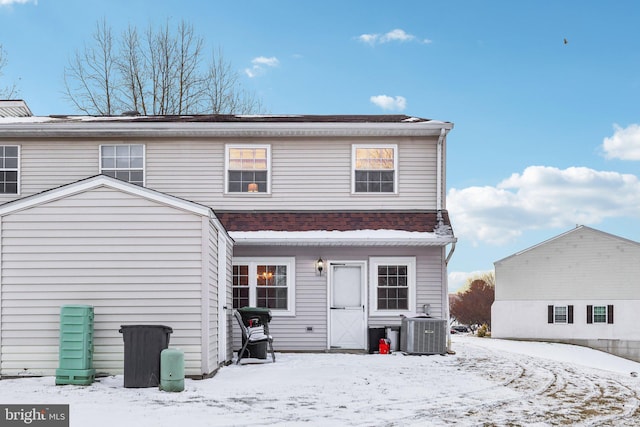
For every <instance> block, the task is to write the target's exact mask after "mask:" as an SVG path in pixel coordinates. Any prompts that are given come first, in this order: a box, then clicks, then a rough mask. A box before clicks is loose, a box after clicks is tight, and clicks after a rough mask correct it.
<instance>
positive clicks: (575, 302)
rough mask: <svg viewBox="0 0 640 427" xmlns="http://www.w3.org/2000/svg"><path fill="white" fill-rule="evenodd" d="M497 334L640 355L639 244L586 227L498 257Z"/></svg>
mask: <svg viewBox="0 0 640 427" xmlns="http://www.w3.org/2000/svg"><path fill="white" fill-rule="evenodd" d="M495 273H496V292H495V302H494V303H493V306H492V310H491V328H492V331H491V334H492V336H493V337H495V338H513V339H529V340H543V341H556V342H566V343H572V344H579V345H584V346H587V347H593V348H596V349H599V350H603V351H607V352H609V353H613V354H616V355H618V356H622V357H626V358H629V359H632V360H636V361H640V331H639V330H638V327H637V325H636V321H637V319H638V312H640V286H638V284H637V282H638V278H639V277H640V243H638V242H634V241H631V240H627V239H623V238H621V237H618V236H614V235H611V234H608V233H604V232H602V231H598V230H595V229H593V228H589V227H586V226H578V227H576V228H575V229H573V230H570V231H568V232H566V233H563V234H561V235H559V236H557V237H554V238H552V239H549V240H547V241H545V242H542V243H540V244H538V245H536V246H534V247H531V248H529V249H526V250H524V251H522V252H518V253H516V254H514V255H511V256H509V257H507V258H504V259H502V260H500V261H496V262H495Z"/></svg>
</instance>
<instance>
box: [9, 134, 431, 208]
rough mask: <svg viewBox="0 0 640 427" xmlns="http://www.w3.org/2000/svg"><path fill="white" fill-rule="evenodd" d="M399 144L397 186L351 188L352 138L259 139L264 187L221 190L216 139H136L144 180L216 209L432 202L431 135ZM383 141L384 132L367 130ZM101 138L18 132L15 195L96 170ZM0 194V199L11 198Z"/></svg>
mask: <svg viewBox="0 0 640 427" xmlns="http://www.w3.org/2000/svg"><path fill="white" fill-rule="evenodd" d="M391 139H392V140H393V144H394V145H397V146H398V150H397V163H398V176H397V181H398V182H397V186H398V191H397V194H386V195H381V194H358V195H354V194H352V193H351V171H352V168H351V156H352V148H351V147H352V144H353V143H354V142H356V141H359V140H357V139H354V138H350V139H339V138H306V139H305V138H300V139H289V138H287V139H269V138H263V139H261V140H260V141H261V145H269V146H270V147H271V171H272V172H271V193H270V194H263V193H258V194H257V195H256V196H255V197H247V195H246V194H227V193H225V172H226V171H225V144H226V143H227V142H228V140H223V139H171V140H164V139H155V140H154V139H144V140H143V139H136V138H130V139H127V140H126V142H127V143H130V144H144V146H145V186H146V187H148V188H151V189H154V190H157V191H160V192H164V193H167V194H171V195H174V196H176V197H181V198H183V199H186V200H191V201H194V202H197V203H200V204H204V205H206V206H211V207H213V208H215V209H226V210H233V209H255V208H256V201H257V200H259V204H260V209H265V210H268V209H278V210H286V209H295V210H300V209H303V210H307V209H308V210H317V209H335V210H344V209H349V210H354V209H355V210H357V209H375V208H379V206H380V203H381V201H382V200H386V198H387V197H388V198H389V203H392V204H393V208H394V209H416V208H419V209H435V204H436V142H437V138H436V137H433V138H415V137H414V138H399V137H396V138H391ZM366 142H367V144H385V143H388V142H389V138H367V141H366ZM110 143H111V141H109V140H106V139H96V140H88V139H86V138H84V139H82V140H76V139H72V138H71V139H66V140H65V141H64V142H60V141H50V142H42V141H32V140H21V153H20V155H21V195H23V196H28V195H31V194H35V193H39V192H42V191H45V190H49V189H51V188H55V187H58V186H61V185H65V184H68V183H70V182H74V181H77V180H80V179H84V178H86V177H89V176H93V175H95V174H96V173H97V171H99V167H100V164H99V160H100V159H99V147H100V145H103V144H110ZM16 198H17V196H16V195H0V202H6V201H9V200H14V199H16Z"/></svg>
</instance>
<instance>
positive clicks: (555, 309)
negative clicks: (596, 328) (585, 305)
mask: <svg viewBox="0 0 640 427" xmlns="http://www.w3.org/2000/svg"><path fill="white" fill-rule="evenodd" d="M547 323H557V324H567V323H573V305H549V306H547Z"/></svg>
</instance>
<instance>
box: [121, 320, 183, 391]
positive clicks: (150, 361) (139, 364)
mask: <svg viewBox="0 0 640 427" xmlns="http://www.w3.org/2000/svg"><path fill="white" fill-rule="evenodd" d="M119 332H120V333H121V334H122V339H123V340H124V386H125V387H127V388H142V387H157V386H158V385H159V384H160V353H162V350H164V349H165V348H168V347H169V334H171V333H172V332H173V329H171V328H170V327H169V326H164V325H122V326H120V331H119Z"/></svg>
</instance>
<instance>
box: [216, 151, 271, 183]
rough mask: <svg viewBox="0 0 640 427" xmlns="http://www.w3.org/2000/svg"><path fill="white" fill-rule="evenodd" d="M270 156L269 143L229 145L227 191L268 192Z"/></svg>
mask: <svg viewBox="0 0 640 427" xmlns="http://www.w3.org/2000/svg"><path fill="white" fill-rule="evenodd" d="M270 157H271V149H270V147H269V146H268V145H256V146H253V145H251V146H249V145H242V146H240V145H227V155H226V163H227V192H229V193H268V192H269V178H270V164H271V159H270Z"/></svg>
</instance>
